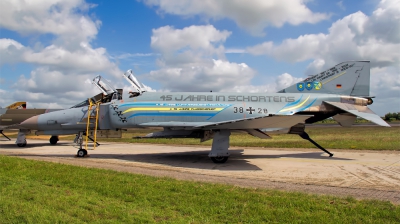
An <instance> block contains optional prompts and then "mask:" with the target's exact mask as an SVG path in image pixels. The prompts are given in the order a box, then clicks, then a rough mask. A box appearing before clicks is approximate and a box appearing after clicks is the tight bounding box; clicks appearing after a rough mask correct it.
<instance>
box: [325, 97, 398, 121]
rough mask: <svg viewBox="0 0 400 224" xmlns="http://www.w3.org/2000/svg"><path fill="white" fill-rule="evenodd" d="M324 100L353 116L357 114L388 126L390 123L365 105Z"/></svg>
mask: <svg viewBox="0 0 400 224" xmlns="http://www.w3.org/2000/svg"><path fill="white" fill-rule="evenodd" d="M324 102H325V103H327V104H329V105H331V106H334V107H336V108H339V109H341V110H343V111H346V112H348V113H351V114H353V115H355V116H359V117H362V118H364V119H366V120H369V121H371V122H373V123H375V124H377V125H381V126H385V127H390V125H389V124H388V123H386V122H385V121H384V120H383V119H382V118H381V117H379V116H378V115H377V114H375V113H374V112H373V111H372V110H371V109H369V108H368V107H367V106H357V105H352V104H347V103H339V102H328V101H324Z"/></svg>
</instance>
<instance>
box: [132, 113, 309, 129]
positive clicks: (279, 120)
mask: <svg viewBox="0 0 400 224" xmlns="http://www.w3.org/2000/svg"><path fill="white" fill-rule="evenodd" d="M309 117H312V115H274V116H264V117H255V118H254V117H253V118H244V119H238V120H229V121H224V122H177V121H170V122H147V123H141V124H139V125H138V126H140V127H167V128H171V129H175V130H179V129H184V130H194V129H203V130H210V129H230V130H232V129H234V130H245V129H262V128H290V127H292V126H293V125H296V124H298V123H304V122H305V120H306V119H308V118H309Z"/></svg>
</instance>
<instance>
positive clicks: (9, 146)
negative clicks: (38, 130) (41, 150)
mask: <svg viewBox="0 0 400 224" xmlns="http://www.w3.org/2000/svg"><path fill="white" fill-rule="evenodd" d="M0 142H2V143H8V144H1V145H0V148H2V149H26V148H36V147H41V146H51V144H50V143H49V142H43V143H36V142H35V143H29V140H28V143H27V144H26V146H24V147H18V146H17V144H15V140H11V141H8V140H7V141H0ZM58 145H71V143H68V142H58V143H57V145H54V147H57V146H58Z"/></svg>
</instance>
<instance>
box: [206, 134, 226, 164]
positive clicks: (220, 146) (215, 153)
mask: <svg viewBox="0 0 400 224" xmlns="http://www.w3.org/2000/svg"><path fill="white" fill-rule="evenodd" d="M230 135H231V131H230V130H220V131H216V132H214V139H213V143H212V146H211V152H210V154H208V157H210V159H211V160H212V161H213V162H214V163H225V162H226V161H228V158H229V155H230V153H229V151H228V148H229V136H230Z"/></svg>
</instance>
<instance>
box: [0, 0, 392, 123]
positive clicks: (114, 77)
mask: <svg viewBox="0 0 400 224" xmlns="http://www.w3.org/2000/svg"><path fill="white" fill-rule="evenodd" d="M347 60H370V61H371V95H372V96H376V99H375V103H374V104H373V105H371V108H372V109H373V110H374V111H375V112H377V113H378V114H379V115H384V114H385V113H387V112H397V111H400V1H398V0H381V1H379V0H366V1H353V0H342V1H329V0H269V1H265V0H202V1H198V0H186V1H182V0H130V1H129V0H125V1H106V0H99V1H95V0H87V1H85V0H65V1H63V0H35V1H29V0H2V1H0V96H1V97H0V106H3V107H4V106H7V105H8V104H11V103H12V102H14V101H27V102H28V107H29V108H67V107H69V106H72V105H74V104H75V103H77V102H80V101H82V100H83V99H85V98H87V97H89V96H91V95H94V94H97V93H99V90H98V89H96V88H95V87H94V86H93V85H92V84H91V79H93V78H94V77H95V76H97V75H102V76H103V77H106V78H107V79H108V80H110V81H111V82H112V83H113V84H114V86H115V87H116V88H124V90H125V92H126V91H128V90H129V89H130V87H129V85H128V83H127V82H125V80H123V77H122V74H123V72H124V71H126V70H127V69H133V71H134V72H135V74H136V75H137V77H138V79H139V80H140V81H142V82H143V83H144V84H145V85H146V87H147V88H148V90H149V91H173V92H176V91H210V90H212V91H214V92H216V91H223V92H228V91H234V92H276V91H279V90H280V89H282V88H285V87H287V86H289V85H291V84H294V83H296V82H298V81H299V80H301V79H304V78H305V77H307V76H308V75H313V74H316V73H318V72H320V71H323V70H325V69H327V68H330V67H332V66H334V65H336V64H338V63H340V62H342V61H347Z"/></svg>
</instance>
